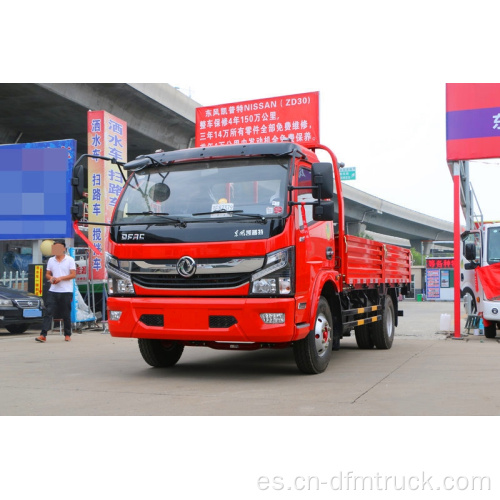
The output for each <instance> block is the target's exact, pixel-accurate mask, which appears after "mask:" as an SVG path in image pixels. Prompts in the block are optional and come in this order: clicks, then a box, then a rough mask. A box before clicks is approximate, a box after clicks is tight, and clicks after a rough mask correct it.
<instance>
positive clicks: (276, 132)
mask: <svg viewBox="0 0 500 500" xmlns="http://www.w3.org/2000/svg"><path fill="white" fill-rule="evenodd" d="M195 139H196V146H197V147H205V146H217V145H224V144H252V143H264V142H268V143H273V142H282V141H287V140H290V141H292V142H295V143H297V144H302V145H304V146H306V147H314V146H315V145H317V144H319V143H320V139H319V92H309V93H305V94H294V95H288V96H281V97H272V98H266V99H256V100H252V101H242V102H236V103H230V104H219V105H217V106H207V107H202V108H197V109H196V134H195Z"/></svg>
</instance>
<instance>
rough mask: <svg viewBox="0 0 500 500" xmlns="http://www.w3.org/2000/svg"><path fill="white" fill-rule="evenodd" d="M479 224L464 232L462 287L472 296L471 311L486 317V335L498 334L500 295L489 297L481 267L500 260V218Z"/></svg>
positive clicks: (491, 336)
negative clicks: (479, 274) (496, 220)
mask: <svg viewBox="0 0 500 500" xmlns="http://www.w3.org/2000/svg"><path fill="white" fill-rule="evenodd" d="M476 226H477V227H476V228H475V229H471V230H469V231H465V232H464V233H462V253H461V262H460V271H461V275H460V291H461V295H462V297H463V298H466V297H467V296H470V299H469V300H470V311H468V312H469V313H470V314H475V315H478V316H480V317H481V318H482V320H483V325H484V335H485V337H487V338H495V336H496V333H497V328H500V297H499V298H495V299H494V300H491V299H488V298H487V297H486V295H485V292H484V289H483V284H482V282H481V279H479V278H478V276H477V269H478V268H484V267H486V266H491V265H493V264H499V263H500V222H485V223H482V224H478V225H476ZM498 286H499V287H500V283H498Z"/></svg>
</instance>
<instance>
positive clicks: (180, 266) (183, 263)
mask: <svg viewBox="0 0 500 500" xmlns="http://www.w3.org/2000/svg"><path fill="white" fill-rule="evenodd" d="M177 272H178V273H179V274H180V275H181V276H182V277H183V278H190V277H191V276H193V274H194V273H195V272H196V262H195V260H194V259H193V258H192V257H187V256H186V257H181V258H180V259H179V260H178V261H177Z"/></svg>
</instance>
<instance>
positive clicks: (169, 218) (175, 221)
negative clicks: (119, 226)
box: [127, 210, 186, 227]
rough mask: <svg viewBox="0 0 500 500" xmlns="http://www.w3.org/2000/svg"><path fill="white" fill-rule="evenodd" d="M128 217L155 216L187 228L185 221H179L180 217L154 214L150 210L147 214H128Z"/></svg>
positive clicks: (159, 213)
mask: <svg viewBox="0 0 500 500" xmlns="http://www.w3.org/2000/svg"><path fill="white" fill-rule="evenodd" d="M127 215H144V216H146V217H149V216H152V215H154V216H157V217H161V218H162V219H165V220H168V221H170V222H174V223H175V224H179V225H180V226H181V227H186V222H185V221H183V220H181V219H179V218H178V217H168V215H169V214H167V213H163V212H152V211H151V210H149V211H147V212H127ZM148 224H149V223H148Z"/></svg>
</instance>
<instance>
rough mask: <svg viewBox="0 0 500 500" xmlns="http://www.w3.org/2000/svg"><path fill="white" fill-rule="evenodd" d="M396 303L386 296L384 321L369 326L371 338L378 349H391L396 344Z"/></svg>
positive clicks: (383, 313)
mask: <svg viewBox="0 0 500 500" xmlns="http://www.w3.org/2000/svg"><path fill="white" fill-rule="evenodd" d="M395 317H396V315H395V313H394V303H393V302H392V299H391V297H390V296H389V295H386V296H385V299H384V308H383V310H382V320H381V321H376V322H375V323H371V324H370V325H369V327H370V328H369V330H370V332H371V337H372V340H373V343H374V344H375V347H376V348H377V349H390V348H391V347H392V343H393V342H394V331H395V329H396V328H395V324H396V322H395Z"/></svg>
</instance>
